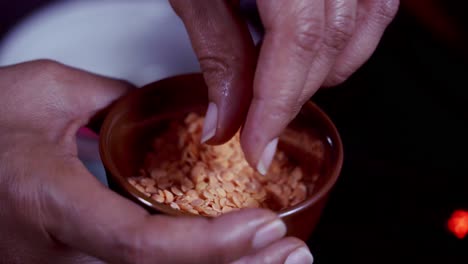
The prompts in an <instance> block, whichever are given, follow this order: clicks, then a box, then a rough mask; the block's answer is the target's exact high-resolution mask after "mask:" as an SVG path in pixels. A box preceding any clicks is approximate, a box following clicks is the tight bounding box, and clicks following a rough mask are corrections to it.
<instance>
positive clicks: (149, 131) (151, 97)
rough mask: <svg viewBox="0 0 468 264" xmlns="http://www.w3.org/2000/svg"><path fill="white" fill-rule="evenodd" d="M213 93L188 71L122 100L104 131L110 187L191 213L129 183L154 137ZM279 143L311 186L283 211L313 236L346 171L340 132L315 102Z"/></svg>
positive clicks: (293, 225)
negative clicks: (332, 190)
mask: <svg viewBox="0 0 468 264" xmlns="http://www.w3.org/2000/svg"><path fill="white" fill-rule="evenodd" d="M207 98H208V95H207V88H206V86H205V82H204V80H203V77H202V76H201V75H200V74H188V75H180V76H175V77H172V78H168V79H164V80H161V81H158V82H155V83H152V84H149V85H147V86H145V87H143V88H141V89H136V90H134V91H132V92H131V93H130V94H128V95H127V96H124V97H123V98H121V99H119V101H117V102H116V103H115V104H114V105H113V106H112V107H111V108H110V110H109V112H108V114H107V116H106V117H105V119H104V122H103V124H102V127H101V130H100V146H99V147H100V154H101V158H102V161H103V164H104V167H105V169H106V174H107V177H108V182H109V186H110V188H111V189H113V190H114V191H116V192H118V193H120V194H121V195H123V196H125V197H127V198H129V199H131V200H133V201H135V202H136V203H138V204H140V205H142V206H143V207H145V208H146V209H147V210H148V211H149V212H151V213H162V214H168V215H172V216H183V215H188V213H184V212H181V211H178V210H174V209H172V208H171V207H169V206H167V205H164V204H160V203H157V202H155V201H153V200H152V199H151V198H148V197H146V196H145V195H144V194H142V193H141V192H139V191H138V190H137V189H135V188H134V187H133V186H132V185H130V184H129V183H128V182H127V177H131V176H135V175H137V174H138V170H139V169H140V168H141V167H142V164H143V160H144V156H145V154H146V153H147V152H148V151H149V150H150V147H151V142H152V140H153V139H154V137H155V136H157V135H158V134H159V133H161V132H162V131H164V129H166V128H167V127H168V124H169V122H170V121H173V120H176V119H182V118H184V116H186V115H187V114H188V113H190V112H198V113H200V114H204V113H205V110H206V107H207V105H208V100H207ZM278 148H279V149H282V150H283V151H284V152H285V153H286V155H287V156H288V158H290V159H291V160H292V161H293V162H295V163H296V164H297V165H299V166H301V167H302V169H303V171H304V180H305V182H306V185H308V187H309V190H308V196H307V198H306V200H305V201H303V202H302V203H300V204H297V205H295V206H292V207H290V208H286V209H284V210H281V211H279V212H277V213H278V215H279V216H280V217H281V218H282V219H283V220H284V221H285V223H286V224H287V227H288V233H289V234H288V235H292V236H296V237H299V238H301V239H307V238H308V237H309V236H310V234H311V233H312V231H313V230H314V228H315V226H316V224H317V222H318V220H319V218H320V214H321V211H322V208H323V207H324V205H325V203H326V199H327V196H328V193H329V192H330V190H331V189H332V187H333V185H334V184H335V182H336V181H337V179H338V176H339V174H340V170H341V165H342V162H343V148H342V143H341V140H340V136H339V134H338V132H337V129H336V128H335V126H334V125H333V123H332V121H331V120H330V119H329V118H328V117H327V115H326V114H325V113H324V112H322V111H321V110H320V109H319V108H318V107H317V106H316V105H315V104H313V103H312V102H309V103H307V104H306V105H305V106H304V107H303V108H302V110H301V111H300V113H299V114H298V116H297V118H296V119H295V120H294V121H293V122H292V123H291V124H290V125H289V126H288V128H287V130H286V131H285V133H284V134H283V135H282V136H281V137H280V142H279V145H278ZM197 217H201V216H197Z"/></svg>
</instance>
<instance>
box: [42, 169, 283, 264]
mask: <svg viewBox="0 0 468 264" xmlns="http://www.w3.org/2000/svg"><path fill="white" fill-rule="evenodd" d="M62 164H63V166H64V168H63V169H66V170H62V169H60V168H58V169H59V171H69V172H72V173H70V175H68V176H67V175H61V176H57V177H54V179H55V180H54V181H49V184H48V188H44V189H47V191H46V192H44V195H45V196H46V198H47V199H44V201H45V204H46V205H47V207H46V208H47V211H46V212H47V213H46V214H45V216H46V217H45V219H46V221H45V229H46V230H47V232H48V233H49V234H50V235H51V236H52V237H53V238H55V239H56V240H58V241H60V242H62V243H64V244H65V245H68V246H71V247H72V248H75V249H77V250H80V251H82V252H84V253H87V254H89V255H91V256H95V257H98V258H100V259H102V260H105V261H107V262H110V263H143V264H144V263H226V262H230V261H234V260H236V259H239V258H241V257H243V256H246V255H249V254H253V253H255V252H257V251H258V250H260V249H262V248H264V247H266V246H268V245H269V244H271V243H273V242H275V241H277V240H279V239H281V238H282V237H283V236H284V235H285V233H286V227H285V225H284V223H283V222H282V221H281V220H279V218H278V216H277V215H276V214H274V213H273V212H270V211H266V210H262V209H252V210H241V211H238V212H234V213H231V214H227V215H225V216H221V217H219V218H216V219H211V220H210V219H207V218H202V217H189V218H183V217H180V218H176V217H169V216H162V215H155V216H150V215H149V214H147V213H146V212H145V211H144V210H143V209H142V208H141V207H139V206H137V205H135V204H134V203H132V202H130V201H128V200H126V199H124V198H122V197H121V196H119V195H117V194H115V193H114V192H112V191H110V190H109V189H107V188H105V187H104V186H102V185H101V184H100V183H99V182H98V181H97V180H96V179H95V178H94V177H93V176H92V175H90V174H89V173H88V172H87V171H86V169H85V168H84V167H83V166H82V164H81V163H79V161H78V160H76V163H70V162H69V161H68V162H64V163H62ZM71 174H73V175H71Z"/></svg>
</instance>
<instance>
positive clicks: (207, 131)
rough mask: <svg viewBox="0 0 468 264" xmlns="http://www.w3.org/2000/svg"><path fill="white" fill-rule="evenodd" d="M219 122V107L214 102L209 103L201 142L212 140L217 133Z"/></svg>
mask: <svg viewBox="0 0 468 264" xmlns="http://www.w3.org/2000/svg"><path fill="white" fill-rule="evenodd" d="M217 123H218V107H217V106H216V104H214V103H210V104H209V105H208V110H207V111H206V115H205V123H204V124H203V132H202V138H201V143H205V142H206V141H208V140H210V139H211V138H212V137H214V135H215V134H216V125H217Z"/></svg>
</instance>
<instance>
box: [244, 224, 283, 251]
mask: <svg viewBox="0 0 468 264" xmlns="http://www.w3.org/2000/svg"><path fill="white" fill-rule="evenodd" d="M284 235H286V225H285V224H284V223H283V221H281V220H279V219H278V220H274V221H273V222H270V223H268V224H266V225H264V226H262V227H261V228H260V230H258V231H257V233H255V236H254V238H253V240H252V247H253V248H254V249H261V248H264V247H265V246H267V245H269V244H271V243H273V242H275V241H276V240H278V239H280V238H282V237H284Z"/></svg>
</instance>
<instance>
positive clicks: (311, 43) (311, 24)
mask: <svg viewBox="0 0 468 264" xmlns="http://www.w3.org/2000/svg"><path fill="white" fill-rule="evenodd" d="M323 33H324V21H323V19H322V18H321V17H317V16H315V15H313V12H310V10H309V8H303V9H302V10H301V11H300V12H298V14H297V20H296V24H295V30H294V32H293V34H294V41H295V44H296V45H297V46H298V47H299V48H300V49H302V50H303V51H307V52H316V51H317V50H318V49H319V47H320V45H321V43H322V41H323Z"/></svg>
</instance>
